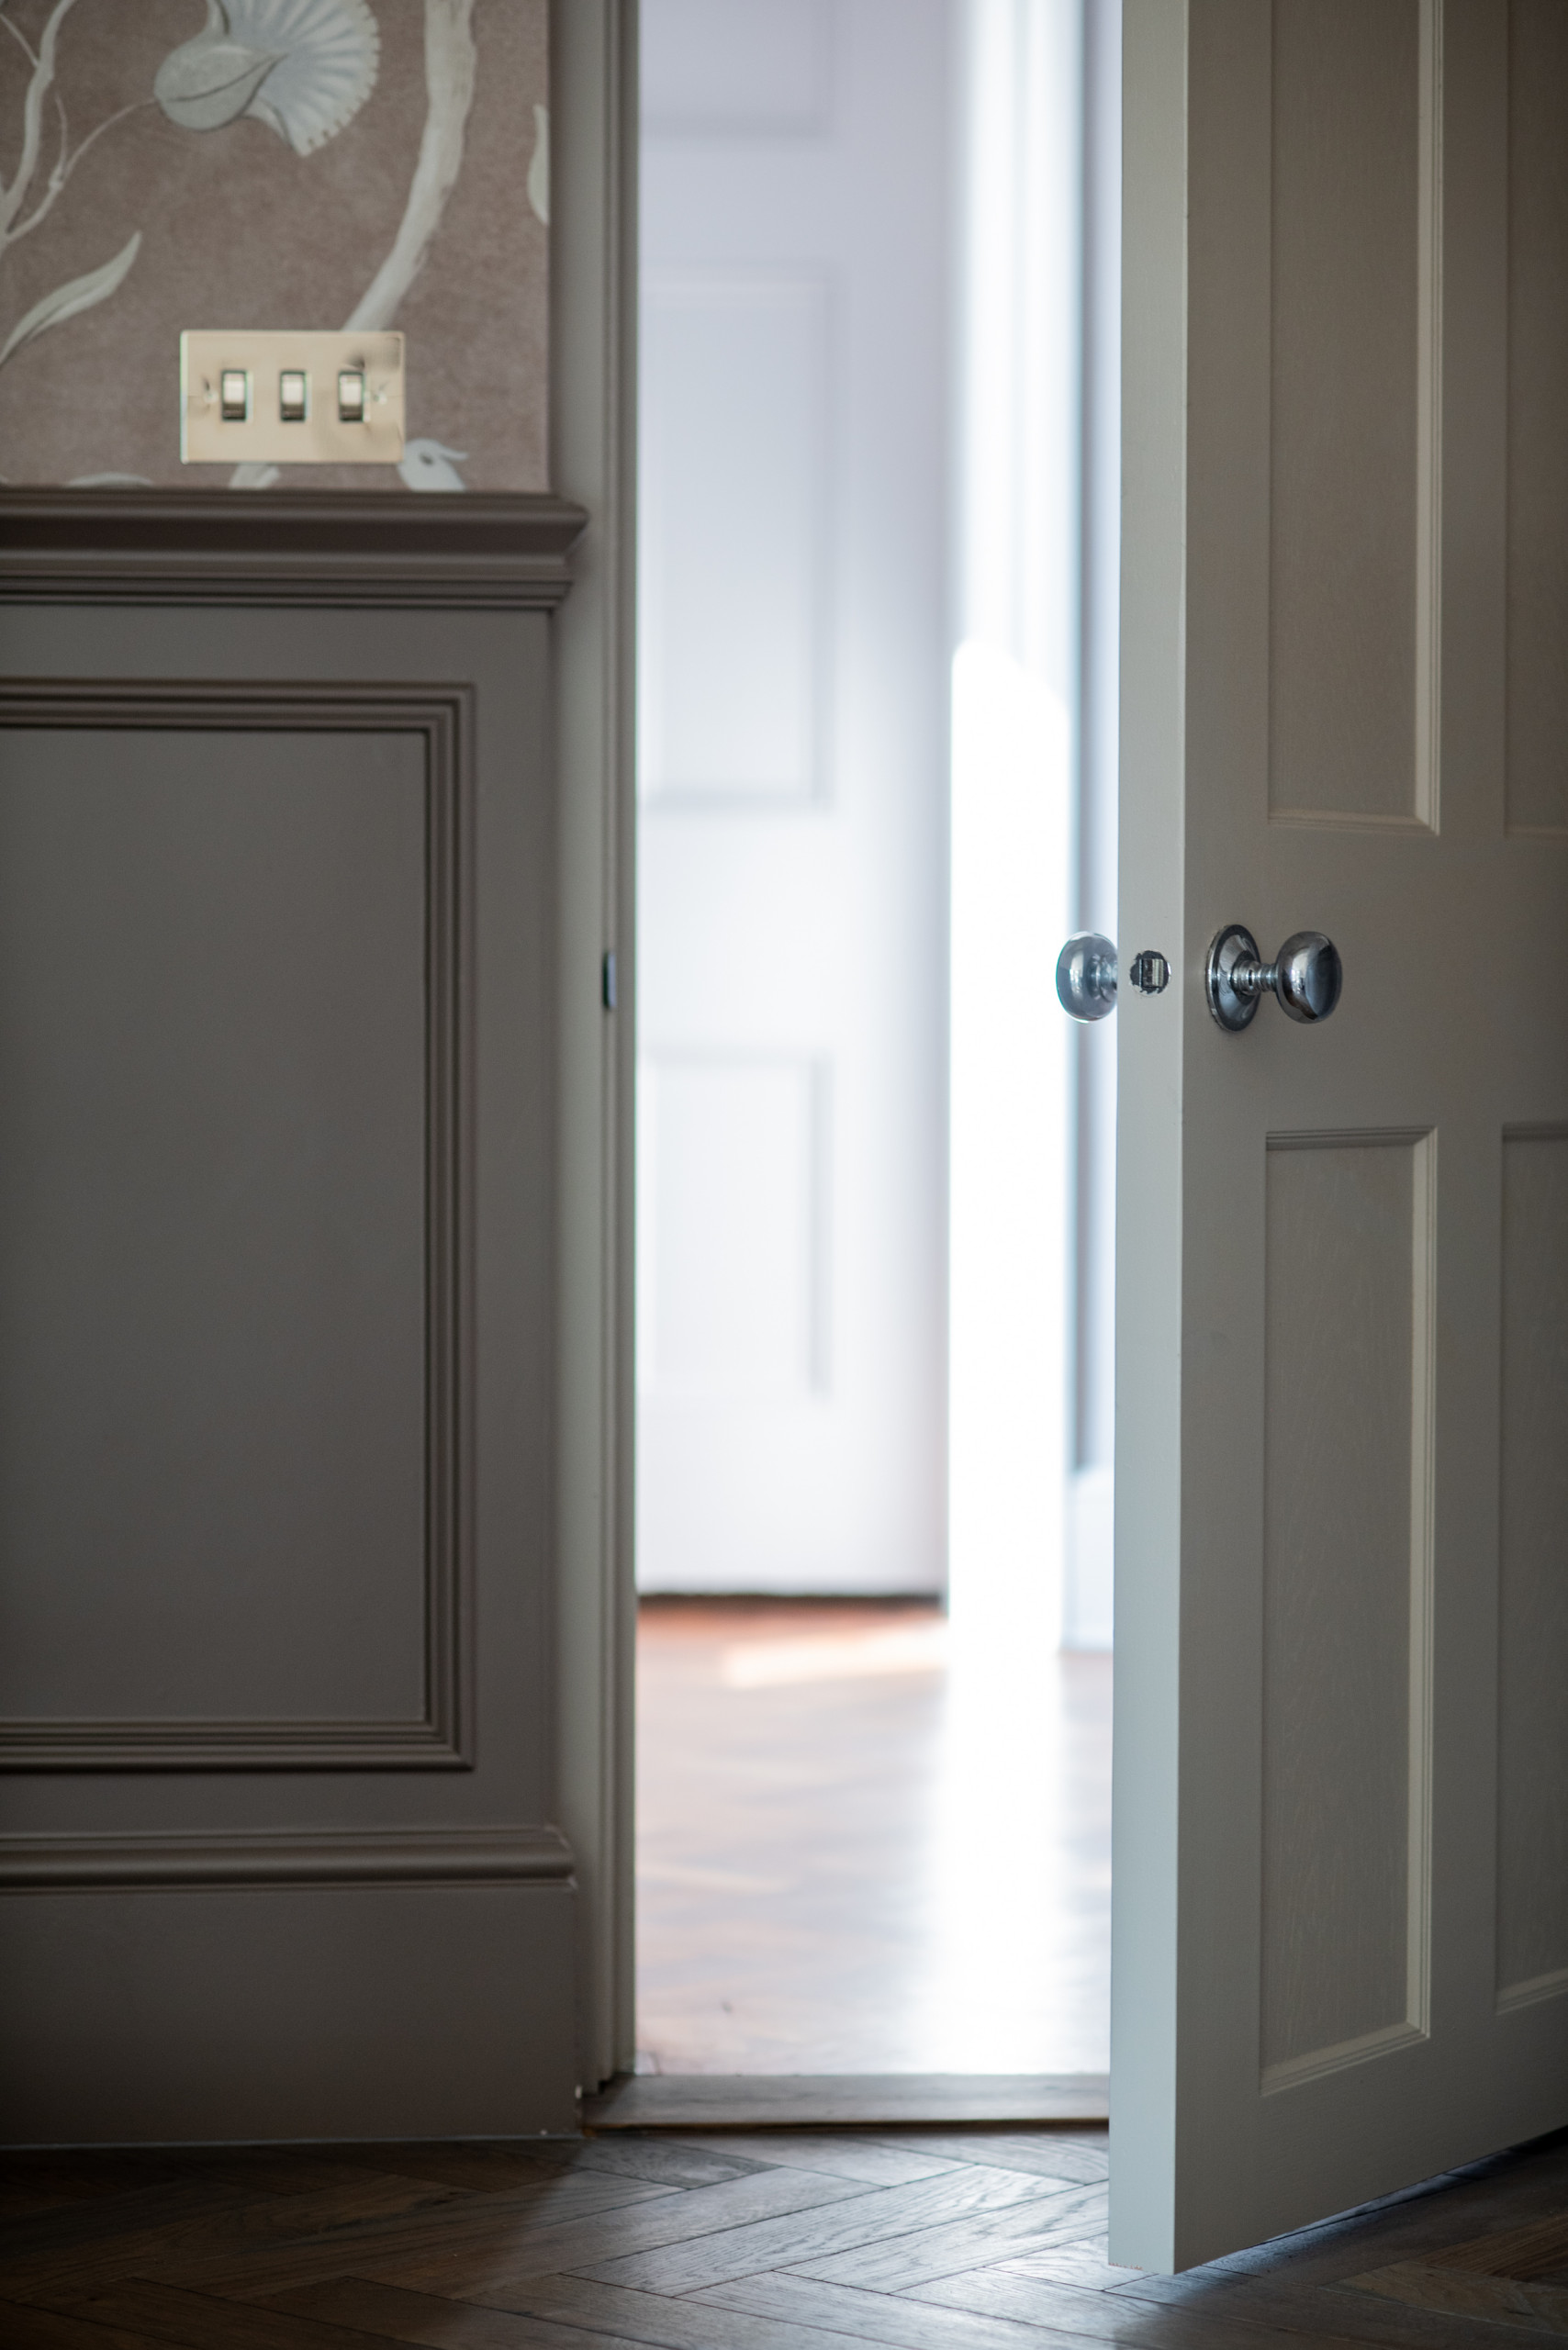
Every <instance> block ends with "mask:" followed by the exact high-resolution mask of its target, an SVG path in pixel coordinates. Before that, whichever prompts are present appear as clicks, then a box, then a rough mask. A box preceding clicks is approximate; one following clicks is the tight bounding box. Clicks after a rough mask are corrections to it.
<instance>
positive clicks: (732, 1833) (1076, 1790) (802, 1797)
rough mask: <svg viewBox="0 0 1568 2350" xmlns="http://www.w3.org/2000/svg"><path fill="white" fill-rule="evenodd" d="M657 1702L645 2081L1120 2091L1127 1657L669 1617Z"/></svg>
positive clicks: (649, 1607)
mask: <svg viewBox="0 0 1568 2350" xmlns="http://www.w3.org/2000/svg"><path fill="white" fill-rule="evenodd" d="M638 1702H639V1709H640V1712H639V1719H640V1732H639V1758H638V1769H639V1777H638V1819H639V1830H638V1945H639V1962H638V2002H639V2004H638V2041H639V2046H640V2048H641V2050H642V2051H643V2052H644V2053H642V2055H641V2056H640V2058H639V2064H640V2065H641V2067H642V2068H644V2069H645V2070H648V2071H657V2072H666V2073H726V2072H743V2073H793V2072H853V2073H865V2072H906V2071H907V2072H973V2073H981V2072H1028V2073H1047V2072H1102V2071H1103V2070H1104V2069H1105V2065H1106V2063H1107V2052H1108V2046H1109V1993H1110V1888H1111V1865H1110V1820H1111V1807H1110V1718H1111V1660H1110V1658H1109V1657H1108V1656H1085V1655H1047V1656H1045V1657H1044V1658H1043V1659H1041V1660H1039V1661H1037V1662H1036V1661H1031V1662H1028V1663H1027V1664H1026V1665H1025V1663H1023V1662H1020V1661H1019V1660H1017V1659H1016V1658H1014V1659H1006V1658H1003V1659H998V1658H996V1657H995V1656H993V1655H991V1656H981V1655H977V1654H973V1653H970V1652H969V1651H968V1650H967V1647H966V1645H965V1644H963V1643H960V1644H959V1645H958V1647H957V1648H956V1649H955V1648H954V1646H953V1645H952V1643H951V1639H950V1635H949V1628H948V1627H947V1625H946V1622H945V1621H944V1619H943V1618H942V1617H941V1616H940V1615H939V1613H938V1612H937V1611H936V1610H935V1608H933V1607H926V1606H916V1605H910V1604H901V1603H886V1604H870V1603H868V1604H861V1603H837V1604H832V1605H823V1604H819V1603H814V1602H804V1601H798V1602H790V1601H763V1600H749V1601H748V1600H740V1601H729V1602H712V1601H694V1600H656V1601H653V1602H651V1603H650V1602H645V1603H644V1606H643V1609H642V1613H641V1626H640V1633H639V1643H638Z"/></svg>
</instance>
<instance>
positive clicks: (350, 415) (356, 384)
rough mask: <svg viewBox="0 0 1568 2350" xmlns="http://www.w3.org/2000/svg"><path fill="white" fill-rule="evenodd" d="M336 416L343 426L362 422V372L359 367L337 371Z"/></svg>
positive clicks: (343, 368)
mask: <svg viewBox="0 0 1568 2350" xmlns="http://www.w3.org/2000/svg"><path fill="white" fill-rule="evenodd" d="M338 416H339V419H340V420H341V421H342V423H344V424H363V423H364V369H363V368H361V367H342V368H340V369H339V371H338Z"/></svg>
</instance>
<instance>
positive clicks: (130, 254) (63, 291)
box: [0, 229, 141, 367]
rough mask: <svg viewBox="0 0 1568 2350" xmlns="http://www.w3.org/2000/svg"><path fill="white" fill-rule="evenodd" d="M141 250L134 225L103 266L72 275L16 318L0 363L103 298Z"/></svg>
mask: <svg viewBox="0 0 1568 2350" xmlns="http://www.w3.org/2000/svg"><path fill="white" fill-rule="evenodd" d="M140 250H141V231H140V229H137V231H136V233H135V235H134V236H133V237H132V238H131V240H130V241H129V244H127V245H124V246H122V247H121V249H120V251H119V252H118V253H117V254H116V255H115V257H114V259H113V261H106V263H104V265H103V267H102V269H93V270H89V271H88V273H87V274H86V276H85V277H73V278H72V279H71V280H70V281H69V282H68V283H67V284H66V285H57V286H56V287H55V289H54V291H53V293H52V294H46V295H45V296H44V297H43V300H42V301H41V302H35V303H34V304H33V307H32V308H31V309H30V310H28V311H27V312H26V314H25V315H24V316H23V317H21V318H19V319H17V323H16V325H15V326H14V327H13V328H12V329H11V331H10V333H9V334H8V335H7V336H6V340H5V341H4V343H0V367H4V365H5V364H6V360H7V359H9V358H10V356H11V354H12V353H13V352H17V351H20V349H21V348H22V345H23V344H24V343H25V342H31V341H32V340H33V338H34V337H35V335H40V334H44V333H47V331H48V330H49V329H50V327H58V326H63V325H64V323H65V321H66V319H74V318H77V317H79V316H80V315H81V313H82V312H83V311H84V310H90V309H92V308H93V307H94V305H95V303H97V302H106V301H107V299H108V297H109V296H110V295H111V294H112V293H113V292H114V290H115V288H116V286H117V285H121V284H122V283H123V281H124V279H125V277H126V276H127V274H128V273H129V269H130V265H131V263H132V262H133V261H134V260H135V259H136V256H137V254H138V253H139V252H140Z"/></svg>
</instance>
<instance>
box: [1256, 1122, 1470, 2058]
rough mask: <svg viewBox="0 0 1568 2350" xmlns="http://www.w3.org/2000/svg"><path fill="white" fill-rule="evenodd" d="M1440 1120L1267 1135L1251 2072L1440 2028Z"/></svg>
mask: <svg viewBox="0 0 1568 2350" xmlns="http://www.w3.org/2000/svg"><path fill="white" fill-rule="evenodd" d="M1435 1183H1436V1137H1435V1136H1433V1135H1432V1134H1430V1133H1429V1132H1425V1133H1423V1132H1419V1131H1412V1132H1406V1131H1400V1132H1363V1133H1323V1134H1305V1135H1280V1134H1276V1135H1271V1136H1270V1137H1269V1145H1268V1178H1267V1191H1266V1201H1267V1236H1268V1237H1267V1303H1266V1309H1265V1365H1266V1368H1265V1415H1266V1427H1265V1474H1264V1494H1265V1505H1264V1518H1265V1523H1264V1561H1263V1579H1264V1632H1263V1652H1264V1653H1263V1662H1264V1676H1263V1872H1262V1890H1263V1906H1262V1918H1261V1921H1260V1923H1261V1941H1262V2047H1261V2050H1260V2071H1261V2087H1262V2088H1263V2090H1264V2092H1265V2093H1266V2094H1270V2093H1275V2092H1278V2091H1281V2090H1284V2089H1289V2088H1294V2087H1298V2086H1301V2085H1302V2084H1304V2083H1305V2082H1307V2081H1310V2080H1314V2079H1316V2078H1318V2077H1320V2076H1323V2075H1325V2074H1327V2073H1333V2072H1338V2071H1342V2070H1344V2069H1345V2068H1346V2067H1347V2066H1350V2065H1359V2064H1361V2063H1365V2062H1369V2061H1372V2060H1375V2059H1376V2058H1379V2057H1381V2056H1382V2055H1383V2054H1384V2053H1387V2052H1389V2051H1391V2050H1393V2049H1395V2048H1399V2047H1402V2046H1404V2045H1406V2044H1407V2043H1408V2042H1411V2041H1412V2040H1417V2039H1420V2038H1423V2037H1424V2036H1425V2034H1426V2032H1427V2031H1428V1998H1429V1992H1428V1981H1429V1940H1430V1931H1429V1913H1430V1874H1431V1870H1430V1817H1429V1814H1430V1787H1431V1725H1432V1522H1433V1509H1432V1493H1431V1485H1432V1460H1433V1449H1432V1435H1431V1429H1432V1418H1433V1410H1434V1400H1435V1397H1434V1384H1433V1341H1432V1326H1433V1291H1434V1286H1435V1266H1434V1261H1433V1246H1434V1236H1435V1229H1436V1216H1435V1212H1434V1202H1435Z"/></svg>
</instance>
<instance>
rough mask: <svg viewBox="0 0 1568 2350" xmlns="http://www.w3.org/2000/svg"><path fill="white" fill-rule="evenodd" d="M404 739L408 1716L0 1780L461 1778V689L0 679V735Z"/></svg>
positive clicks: (39, 1729) (71, 1732) (468, 814)
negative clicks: (415, 1075) (416, 1366)
mask: <svg viewBox="0 0 1568 2350" xmlns="http://www.w3.org/2000/svg"><path fill="white" fill-rule="evenodd" d="M50 727H61V728H67V729H71V730H74V731H80V730H83V729H85V728H103V729H106V730H118V731H121V732H123V731H125V730H127V729H129V728H152V729H159V730H164V731H168V730H172V729H175V728H192V729H197V730H201V731H206V732H212V731H222V730H235V731H245V732H251V731H254V730H258V729H260V730H275V731H283V732H286V731H294V730H310V731H314V732H323V731H330V730H332V729H340V730H343V731H346V732H357V733H387V732H403V733H414V734H416V735H418V736H420V737H422V738H423V744H424V757H425V794H426V800H425V805H426V855H425V928H426V938H427V941H428V949H427V951H428V957H429V962H428V971H429V980H428V985H427V988H426V1029H425V1101H426V1146H425V1147H426V1178H425V1182H426V1191H425V1198H426V1214H425V1235H426V1237H425V1251H426V1255H425V1297H426V1315H425V1350H426V1351H425V1371H424V1378H425V1413H426V1427H425V1462H426V1469H425V1476H426V1484H425V1572H424V1626H423V1640H424V1652H423V1660H422V1678H423V1686H424V1706H423V1709H422V1711H421V1712H420V1714H419V1715H417V1716H415V1717H413V1718H407V1719H401V1718H392V1719H370V1718H357V1717H353V1718H321V1719H312V1718H293V1717H280V1718H191V1717H189V1716H185V1715H181V1716H170V1717H166V1718H165V1717H156V1718H100V1719H93V1718H74V1717H44V1718H12V1719H10V1720H0V1771H102V1772H108V1771H138V1770H140V1771H265V1770H275V1771H331V1770H352V1771H366V1770H442V1769H458V1770H466V1769H468V1768H470V1767H471V1766H472V1752H471V1737H472V1723H473V1710H474V1709H473V1702H472V1681H473V1659H472V1654H471V1620H472V1598H471V1586H472V1578H473V1563H472V1528H473V1526H474V1521H475V1499H474V1491H473V1487H474V1462H473V1447H472V1438H471V1433H470V1427H469V1419H470V1414H471V1399H470V1396H469V1393H468V1386H469V1382H468V1379H467V1376H466V1371H465V1365H466V1364H467V1361H468V1360H469V1355H470V1352H471V1348H472V1329H473V1297H472V1292H473V1269H472V1262H471V1249H472V1241H471V1225H472V1216H471V1214H470V1207H469V1200H470V1193H471V1189H472V1181H473V1173H472V1163H471V1161H472V1128H473V1091H474V1077H473V1065H474V1040H473V1035H472V1021H473V1001H474V990H473V988H472V985H471V984H470V983H469V980H468V977H467V974H468V969H469V967H470V964H471V961H472V933H473V921H472V912H471V896H472V868H473V855H472V840H473V824H474V812H473V803H474V775H473V748H472V746H473V734H474V721H473V711H472V694H471V689H470V688H467V687H465V686H452V685H442V686H426V685H420V684H409V685H402V686H399V685H375V686H354V685H301V684H297V683H287V684H278V685H275V686H274V685H259V684H256V683H254V682H252V681H250V680H246V681H242V682H239V683H234V684H228V683H221V682H220V683H216V684H215V683H211V682H202V683H192V684H188V685H187V684H177V685H172V684H167V683H158V684H152V683H149V684H147V685H140V684H137V683H126V682H116V683H112V684H107V683H97V682H93V681H84V682H75V681H73V682H70V683H62V682H59V681H49V682H44V683H16V684H7V683H6V682H4V681H0V738H3V735H4V733H5V732H6V730H8V729H19V728H29V729H47V728H50Z"/></svg>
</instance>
